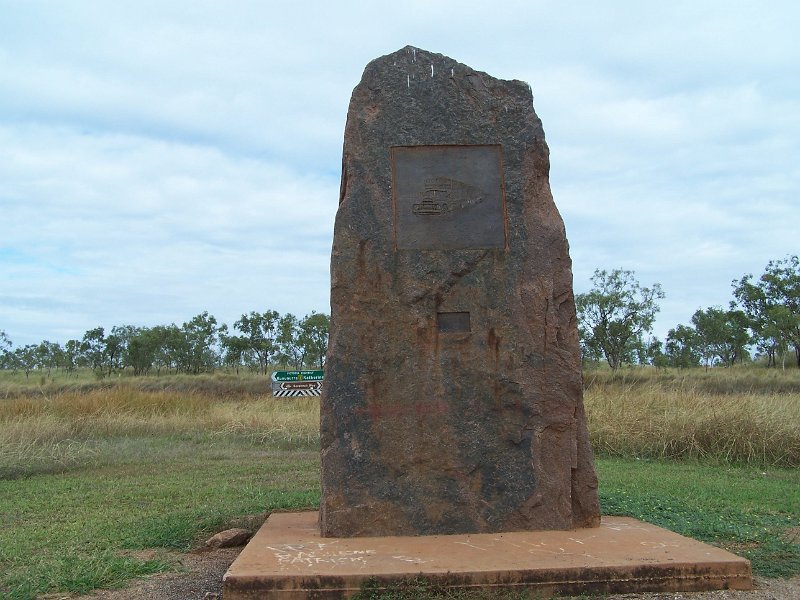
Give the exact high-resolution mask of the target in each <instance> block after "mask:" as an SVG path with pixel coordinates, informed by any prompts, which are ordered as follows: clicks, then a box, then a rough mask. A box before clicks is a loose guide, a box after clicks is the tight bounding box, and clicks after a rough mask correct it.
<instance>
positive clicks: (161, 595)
mask: <svg viewBox="0 0 800 600" xmlns="http://www.w3.org/2000/svg"><path fill="white" fill-rule="evenodd" d="M241 550H242V549H241V548H223V549H218V550H211V551H198V552H190V553H188V554H182V555H176V559H177V560H178V562H179V564H180V565H182V569H181V570H180V572H177V573H174V572H173V573H163V574H161V575H154V576H151V577H147V578H143V579H138V580H136V581H134V582H132V583H131V584H130V585H129V586H128V587H127V588H125V589H121V590H109V591H100V592H96V593H94V594H91V595H88V596H80V598H79V599H76V598H75V597H74V596H73V597H70V596H59V595H50V596H48V597H47V599H48V600H56V599H59V600H60V599H64V600H66V599H67V598H70V599H71V600H213V599H221V598H222V576H223V575H224V574H225V571H227V570H228V567H229V566H230V564H231V563H232V562H233V560H234V559H235V558H236V556H237V555H238V554H239V552H241ZM605 598H606V600H800V577H795V578H794V579H790V580H785V579H759V578H757V579H756V589H755V590H754V591H751V592H736V591H716V592H694V593H691V592H669V593H647V594H621V595H612V596H606V597H605Z"/></svg>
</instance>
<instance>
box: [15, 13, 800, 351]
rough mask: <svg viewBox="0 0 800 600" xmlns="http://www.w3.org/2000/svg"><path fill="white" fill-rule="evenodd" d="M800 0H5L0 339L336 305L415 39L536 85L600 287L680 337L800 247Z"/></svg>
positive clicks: (559, 194) (584, 266) (562, 197)
mask: <svg viewBox="0 0 800 600" xmlns="http://www.w3.org/2000/svg"><path fill="white" fill-rule="evenodd" d="M798 31H800V4H799V3H797V2H795V1H794V0H786V1H780V0H772V1H769V2H763V1H752V2H737V1H735V0H718V1H702V0H691V1H685V2H684V1H675V0H673V1H670V2H646V1H641V0H635V1H634V0H630V1H610V2H596V1H588V0H586V1H578V2H569V1H563V2H557V1H551V2H544V1H520V2H513V1H504V2H494V3H487V2H471V1H465V0H458V1H452V2H451V1H437V2H433V1H430V0H428V1H415V0H404V1H402V2H387V3H384V2H361V1H359V2H342V1H339V2H331V1H330V0H328V1H325V2H303V1H302V0H301V1H298V2H264V1H252V2H246V1H228V2H208V1H198V0H193V1H191V2H188V1H187V2H177V1H164V0H159V1H157V2H155V1H153V2H150V1H142V0H137V1H136V2H104V1H100V0H97V1H95V2H89V1H80V0H71V1H70V2H36V1H33V0H25V1H11V0H0V329H2V330H5V331H6V332H7V334H8V335H9V337H10V338H11V339H12V341H13V342H14V344H15V346H19V345H23V344H26V343H36V342H39V341H41V340H43V339H48V340H51V341H58V342H61V343H64V342H65V341H66V340H68V339H70V338H80V337H81V336H82V335H83V333H84V332H85V331H86V330H87V329H90V328H93V327H97V326H103V327H106V328H110V327H112V326H113V325H122V324H132V325H147V326H152V325H157V324H169V323H172V322H174V323H177V324H178V325H180V324H181V323H182V322H184V321H188V320H189V319H191V318H192V317H193V316H195V315H196V314H198V313H200V312H202V311H204V310H207V311H209V312H210V313H211V314H213V315H215V316H216V317H217V319H218V320H219V321H222V322H225V323H227V324H228V325H232V324H233V322H234V321H235V320H236V319H237V318H238V317H239V316H240V315H241V314H242V313H245V312H249V311H252V310H256V311H259V312H261V311H264V310H266V309H268V308H270V309H274V310H277V311H279V312H281V313H285V312H292V313H294V314H296V315H299V316H302V315H304V314H307V313H309V312H311V311H312V310H316V311H318V312H320V311H321V312H329V310H330V308H329V275H328V268H329V260H330V246H331V240H332V230H333V218H334V215H335V211H336V206H337V202H338V193H339V176H340V168H341V148H342V136H343V131H344V124H345V118H346V113H347V105H348V102H349V98H350V93H351V92H352V89H353V87H354V86H355V85H356V84H357V83H358V81H359V79H360V78H361V74H362V71H363V69H364V67H365V66H366V64H367V63H368V62H369V61H370V60H372V59H373V58H376V57H378V56H382V55H384V54H388V53H391V52H394V51H395V50H398V49H400V48H402V47H403V46H405V45H408V44H410V45H413V46H416V47H419V48H424V49H426V50H430V51H432V52H438V53H442V54H446V55H448V56H450V57H452V58H454V59H456V60H458V61H460V62H463V63H466V64H467V65H469V66H471V67H473V68H475V69H477V70H480V71H486V72H488V73H489V74H491V75H493V76H495V77H499V78H503V79H521V80H524V81H527V82H528V83H529V84H530V85H531V87H532V89H533V94H534V107H535V109H536V111H537V113H538V115H539V116H540V118H541V119H542V121H543V124H544V129H545V134H546V137H547V141H548V144H549V146H550V158H551V185H552V188H553V194H554V197H555V201H556V204H557V206H558V207H559V209H560V211H561V214H562V216H563V217H564V221H565V223H566V229H567V237H568V238H569V242H570V248H571V256H572V260H573V271H574V276H575V291H576V293H580V292H582V291H587V290H588V289H589V286H590V281H589V279H590V277H591V275H592V272H593V271H594V270H595V269H596V268H601V269H608V270H610V269H613V268H624V269H631V270H634V271H635V272H636V276H637V278H638V280H639V281H640V282H641V283H642V284H646V285H649V284H652V283H653V282H659V283H661V284H662V286H663V288H664V291H665V293H666V295H667V296H666V299H665V300H664V301H662V303H661V306H662V310H661V313H660V314H659V316H658V319H657V322H656V328H655V332H656V334H657V335H658V336H659V337H662V338H663V337H664V335H666V332H667V330H668V329H669V328H671V327H674V326H675V325H677V324H678V323H688V322H689V319H690V318H691V315H692V313H693V312H694V311H695V310H696V309H698V308H705V307H708V306H712V305H722V306H724V305H727V303H728V302H729V300H730V299H731V297H732V296H731V285H730V284H731V280H732V279H734V278H739V277H741V276H742V275H743V274H745V273H751V272H752V273H755V274H759V273H761V272H762V271H763V269H764V267H765V266H766V264H767V262H768V261H769V260H771V259H779V258H783V257H785V256H786V255H788V254H797V253H798V252H800V243H798V238H799V237H800V236H799V235H798V233H799V232H800V226H798V206H800V196H798V188H800V71H798V65H800V42H798Z"/></svg>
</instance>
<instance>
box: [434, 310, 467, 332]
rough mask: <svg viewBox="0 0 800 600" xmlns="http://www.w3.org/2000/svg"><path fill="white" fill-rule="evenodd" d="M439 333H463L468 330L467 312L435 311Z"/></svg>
mask: <svg viewBox="0 0 800 600" xmlns="http://www.w3.org/2000/svg"><path fill="white" fill-rule="evenodd" d="M436 325H437V326H438V327H439V332H440V333H465V332H467V333H468V332H469V331H470V326H469V313H468V312H444V313H436Z"/></svg>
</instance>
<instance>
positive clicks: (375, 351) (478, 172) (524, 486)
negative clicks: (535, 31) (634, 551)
mask: <svg viewBox="0 0 800 600" xmlns="http://www.w3.org/2000/svg"><path fill="white" fill-rule="evenodd" d="M548 172H549V157H548V148H547V145H546V143H545V140H544V133H543V130H542V125H541V122H540V121H539V119H538V117H537V116H536V113H535V112H534V110H533V102H532V95H531V90H530V88H529V87H528V85H527V84H525V83H523V82H520V81H501V80H498V79H494V78H492V77H490V76H489V75H487V74H485V73H481V72H477V71H474V70H473V69H471V68H469V67H467V66H466V65H463V64H460V63H457V62H456V61H454V60H452V59H450V58H447V57H445V56H442V55H440V54H432V53H429V52H426V51H423V50H420V49H416V48H412V47H406V48H404V49H402V50H400V51H398V52H395V53H394V54H390V55H388V56H384V57H382V58H379V59H376V60H374V61H373V62H371V63H370V64H369V65H368V66H367V68H366V70H365V71H364V75H363V78H362V80H361V82H360V83H359V85H358V86H357V87H356V88H355V90H354V91H353V96H352V99H351V102H350V108H349V112H348V116H347V126H346V130H345V140H344V155H343V167H342V184H341V197H340V204H339V210H338V213H337V216H336V226H335V232H334V243H333V252H332V259H331V276H332V282H331V313H332V322H331V335H330V343H329V350H328V358H327V364H326V375H325V381H324V389H323V401H322V415H321V434H322V502H321V511H320V526H321V531H322V535H325V536H343V537H348V536H368V535H369V536H372V535H420V534H448V533H469V532H491V531H509V530H535V529H571V528H575V527H587V526H596V525H598V524H599V506H598V499H597V478H596V476H595V472H594V466H593V458H592V453H591V448H590V446H589V442H588V433H587V430H586V419H585V416H584V412H583V400H582V385H581V365H580V351H579V347H578V335H577V328H576V317H575V305H574V299H573V292H572V271H571V261H570V258H569V253H568V245H567V240H566V236H565V231H564V225H563V222H562V220H561V217H560V215H559V213H558V210H557V209H556V207H555V204H554V203H553V199H552V195H551V193H550V187H549V182H548Z"/></svg>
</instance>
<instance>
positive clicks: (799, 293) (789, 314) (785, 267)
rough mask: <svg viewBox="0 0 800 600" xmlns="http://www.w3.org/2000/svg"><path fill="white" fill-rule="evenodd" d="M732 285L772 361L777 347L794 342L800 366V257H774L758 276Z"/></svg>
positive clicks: (757, 336)
mask: <svg viewBox="0 0 800 600" xmlns="http://www.w3.org/2000/svg"><path fill="white" fill-rule="evenodd" d="M732 285H733V294H734V296H735V297H736V300H737V301H738V302H739V305H740V306H741V307H742V308H743V310H744V311H745V313H746V314H747V316H748V317H749V318H750V322H751V327H752V329H753V331H754V333H755V334H756V338H757V340H758V343H759V346H760V347H761V348H762V349H763V350H764V351H765V352H766V353H767V354H768V355H769V357H770V358H769V364H772V365H774V364H775V354H776V352H777V351H779V350H780V349H782V348H784V347H786V346H791V347H792V348H794V351H795V357H796V363H797V366H798V367H800V259H798V257H797V256H796V255H794V256H787V257H786V258H784V259H782V260H772V261H770V262H769V263H768V264H767V267H766V269H765V270H764V273H763V274H762V275H761V276H760V277H759V278H758V279H755V278H754V277H753V275H751V274H749V275H745V276H744V277H742V278H741V279H740V280H739V281H736V280H734V281H733V283H732Z"/></svg>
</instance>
